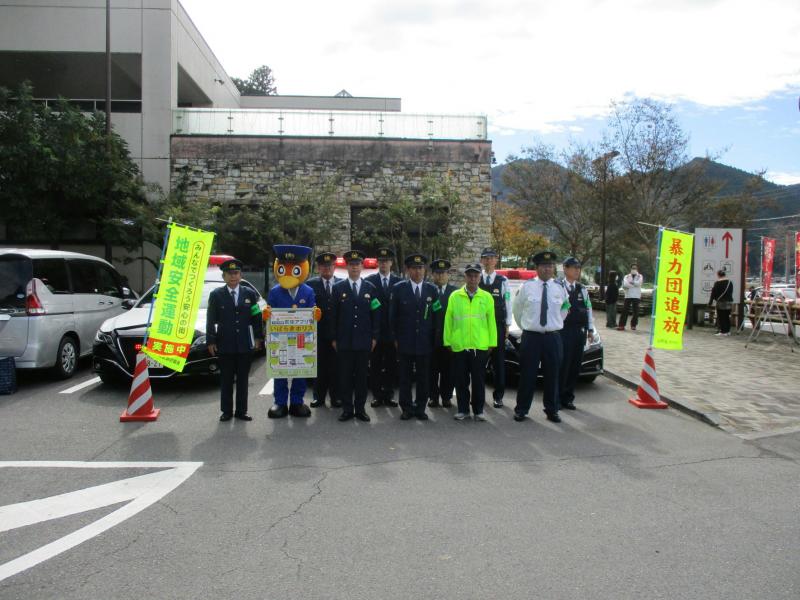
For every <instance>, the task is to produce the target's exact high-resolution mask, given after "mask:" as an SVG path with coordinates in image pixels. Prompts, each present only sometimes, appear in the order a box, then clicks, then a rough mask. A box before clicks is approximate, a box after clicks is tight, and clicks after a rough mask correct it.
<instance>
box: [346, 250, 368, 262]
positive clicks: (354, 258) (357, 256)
mask: <svg viewBox="0 0 800 600" xmlns="http://www.w3.org/2000/svg"><path fill="white" fill-rule="evenodd" d="M344 259H345V261H347V262H349V263H360V262H363V261H364V253H363V252H361V250H348V251H347V252H345V253H344Z"/></svg>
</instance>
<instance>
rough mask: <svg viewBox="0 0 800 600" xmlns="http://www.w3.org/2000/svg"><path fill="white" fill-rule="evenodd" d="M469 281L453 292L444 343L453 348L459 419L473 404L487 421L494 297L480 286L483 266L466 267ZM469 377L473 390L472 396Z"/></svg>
mask: <svg viewBox="0 0 800 600" xmlns="http://www.w3.org/2000/svg"><path fill="white" fill-rule="evenodd" d="M464 277H465V279H466V285H465V286H464V287H462V288H461V289H459V290H456V291H455V292H453V293H452V294H451V295H450V299H449V301H448V303H447V313H446V314H445V317H444V336H443V338H444V345H445V347H448V348H450V349H451V350H452V351H453V377H454V379H455V384H456V399H457V401H458V412H457V413H456V415H455V419H456V420H457V421H463V420H464V419H466V418H467V417H468V416H469V408H470V404H472V413H473V415H474V417H475V420H476V421H485V420H486V418H485V417H484V415H483V405H484V403H485V401H486V397H485V396H486V393H485V392H486V382H485V380H486V359H487V357H488V354H489V349H490V348H494V347H495V346H496V345H497V324H496V322H495V318H494V300H493V299H492V296H491V294H489V293H488V292H486V291H484V290H482V289H480V288H479V287H478V285H479V284H480V280H481V266H480V265H479V264H477V263H475V264H468V265H467V266H466V267H465V268H464ZM470 380H472V394H471V397H470Z"/></svg>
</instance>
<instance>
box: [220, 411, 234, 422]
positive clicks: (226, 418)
mask: <svg viewBox="0 0 800 600" xmlns="http://www.w3.org/2000/svg"><path fill="white" fill-rule="evenodd" d="M232 418H233V415H232V414H230V413H222V414H221V415H220V416H219V420H220V421H230V420H231V419H232Z"/></svg>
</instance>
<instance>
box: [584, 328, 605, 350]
mask: <svg viewBox="0 0 800 600" xmlns="http://www.w3.org/2000/svg"><path fill="white" fill-rule="evenodd" d="M601 344H602V342H601V341H600V332H599V331H597V329H595V330H594V332H593V333H592V338H591V339H588V338H587V341H586V346H584V348H585V349H586V350H588V349H589V348H597V347H598V346H600V345H601Z"/></svg>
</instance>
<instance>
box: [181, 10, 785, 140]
mask: <svg viewBox="0 0 800 600" xmlns="http://www.w3.org/2000/svg"><path fill="white" fill-rule="evenodd" d="M182 1H183V4H184V6H185V7H186V9H187V11H188V12H189V14H190V15H191V17H192V19H193V20H194V21H195V23H196V24H197V26H198V28H199V29H200V31H201V32H202V34H203V35H204V37H206V39H207V40H208V41H209V44H210V46H211V48H212V49H213V50H214V52H215V53H216V55H217V56H218V57H219V58H220V60H221V62H222V64H223V66H224V67H225V68H226V70H227V71H228V73H230V74H232V75H236V76H242V75H246V74H248V73H249V72H250V71H251V70H252V69H253V68H255V67H257V66H259V65H261V64H268V65H270V67H272V69H273V71H274V73H275V76H276V81H277V85H278V89H279V90H280V91H281V93H284V94H333V93H335V92H336V91H338V90H340V89H342V88H346V89H347V90H348V91H350V92H351V93H353V94H354V95H365V96H399V97H402V98H403V109H404V111H406V112H417V113H426V112H429V113H480V114H487V115H488V116H489V120H490V123H492V124H493V125H496V126H497V127H498V128H500V129H503V130H506V129H507V130H511V129H515V130H533V131H537V132H540V133H547V132H553V131H556V130H563V128H565V127H567V128H568V127H570V124H572V123H574V122H576V121H580V120H582V119H587V118H596V117H602V116H604V115H606V114H607V112H608V105H609V102H610V101H611V100H612V99H617V100H619V99H622V98H624V97H626V96H628V97H631V96H640V97H645V96H647V97H654V98H659V99H662V100H666V101H679V100H680V101H687V102H691V103H695V104H696V105H699V106H701V107H702V106H705V107H731V106H744V107H747V109H748V110H750V111H753V112H758V111H760V110H761V108H760V107H759V104H758V102H759V100H761V99H763V98H765V97H766V96H768V95H770V94H772V93H776V92H781V93H783V92H785V91H786V90H787V89H789V88H791V87H792V86H797V85H798V84H800V66H798V65H800V45H798V44H797V43H796V40H797V38H798V33H800V2H797V1H796V0H762V1H760V2H752V0H705V1H703V2H697V1H696V0H649V1H644V0H640V1H638V2H630V1H629V0H605V1H600V0H572V1H570V2H559V3H556V2H551V1H548V0H527V1H524V0H496V1H495V2H493V3H488V2H481V3H479V2H476V1H475V0H470V1H469V2H458V1H457V0H437V1H436V2H421V1H417V2H414V1H411V2H410V3H405V4H404V3H398V2H396V0H391V1H389V0H372V1H368V0H358V1H354V0H340V1H339V2H330V1H329V0H325V1H322V0H306V1H305V2H283V3H265V2H262V1H260V0H228V2H227V3H226V4H225V9H224V10H220V9H219V4H218V2H215V1H214V2H212V1H211V0H182Z"/></svg>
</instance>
